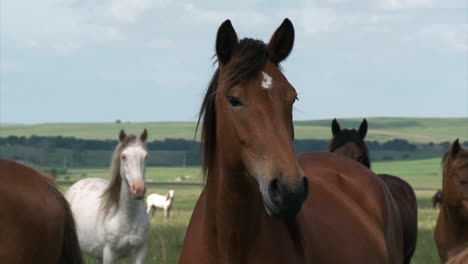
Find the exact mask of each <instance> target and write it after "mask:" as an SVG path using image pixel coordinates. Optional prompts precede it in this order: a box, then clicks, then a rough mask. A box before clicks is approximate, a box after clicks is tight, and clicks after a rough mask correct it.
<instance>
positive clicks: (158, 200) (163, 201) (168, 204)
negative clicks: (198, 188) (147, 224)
mask: <svg viewBox="0 0 468 264" xmlns="http://www.w3.org/2000/svg"><path fill="white" fill-rule="evenodd" d="M173 200H174V190H172V189H171V190H169V192H168V193H167V194H166V196H164V195H159V194H156V193H153V194H150V195H148V197H147V198H146V212H147V213H148V215H149V214H150V213H151V215H154V211H155V210H156V208H160V209H163V210H164V216H166V217H168V216H169V214H170V213H171V209H172V201H173Z"/></svg>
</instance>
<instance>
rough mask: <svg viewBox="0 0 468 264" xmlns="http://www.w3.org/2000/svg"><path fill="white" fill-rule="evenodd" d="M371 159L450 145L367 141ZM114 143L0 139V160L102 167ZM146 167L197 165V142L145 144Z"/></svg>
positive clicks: (322, 145)
mask: <svg viewBox="0 0 468 264" xmlns="http://www.w3.org/2000/svg"><path fill="white" fill-rule="evenodd" d="M366 143H367V146H368V147H369V151H370V153H371V158H372V159H373V160H400V159H410V158H415V159H416V158H430V157H437V156H440V155H441V154H442V153H443V152H444V151H445V150H447V148H448V147H449V146H450V142H448V141H447V142H442V143H432V142H429V143H424V144H415V143H410V142H408V141H407V140H405V139H393V140H389V141H386V142H378V141H367V142H366ZM117 144H118V141H117V140H95V139H80V138H75V137H63V136H54V137H43V136H31V137H17V136H8V137H0V157H1V158H7V159H13V160H18V161H22V162H26V163H32V164H34V165H39V166H45V167H47V166H59V167H67V166H70V167H104V166H108V164H109V161H110V155H111V153H112V151H113V150H114V148H115V147H116V146H117ZM327 147H328V141H327V140H317V139H302V140H295V141H294V148H295V150H296V152H297V153H302V152H316V151H327ZM147 148H148V150H149V151H150V159H149V160H148V165H149V166H198V165H200V163H201V150H200V142H198V141H194V140H185V139H172V138H168V139H165V140H154V141H151V142H147Z"/></svg>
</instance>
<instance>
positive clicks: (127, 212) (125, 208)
mask: <svg viewBox="0 0 468 264" xmlns="http://www.w3.org/2000/svg"><path fill="white" fill-rule="evenodd" d="M142 206H144V203H143V201H142V200H134V199H132V197H131V193H130V188H129V186H128V183H127V182H126V181H124V180H122V185H121V188H120V195H119V211H118V212H117V214H116V215H118V216H119V217H123V218H126V219H133V218H135V217H136V216H137V215H138V214H137V213H138V210H140V209H141V207H142Z"/></svg>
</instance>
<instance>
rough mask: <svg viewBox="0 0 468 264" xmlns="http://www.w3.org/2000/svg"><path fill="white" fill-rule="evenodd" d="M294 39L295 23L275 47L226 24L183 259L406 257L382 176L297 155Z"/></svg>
mask: <svg viewBox="0 0 468 264" xmlns="http://www.w3.org/2000/svg"><path fill="white" fill-rule="evenodd" d="M293 41H294V28H293V25H292V23H291V22H290V21H289V20H288V19H286V20H284V22H283V23H282V24H281V26H280V27H279V28H278V29H277V30H276V32H275V33H274V34H273V36H272V38H271V40H270V42H269V43H268V44H265V43H263V42H261V41H258V40H253V39H248V38H246V39H242V40H240V41H238V38H237V35H236V33H235V31H234V29H233V27H232V25H231V22H230V21H229V20H227V21H225V22H224V23H223V24H222V25H221V27H220V28H219V30H218V35H217V39H216V54H217V57H218V63H219V67H218V69H217V70H216V72H215V74H214V76H213V79H212V81H211V84H210V86H209V88H208V91H207V93H206V96H205V99H204V101H203V104H202V109H201V119H202V121H201V128H202V146H203V171H204V173H205V179H206V183H205V186H204V189H203V191H202V194H201V195H200V198H199V200H198V202H197V204H196V206H195V209H194V211H193V214H192V218H191V220H190V224H189V226H188V229H187V232H186V235H185V241H184V246H183V250H182V254H181V256H180V260H179V263H181V264H186V263H203V264H210V263H223V264H225V263H228V264H230V263H243V264H244V263H270V264H275V263H316V264H320V263H364V264H365V263H369V264H370V263H372V264H375V263H402V261H403V255H402V247H403V246H402V243H401V240H402V239H401V236H402V234H401V223H400V221H399V215H398V208H397V207H396V204H395V202H394V200H393V198H392V196H391V194H390V193H389V192H388V190H387V188H384V187H383V183H382V182H381V181H380V179H379V178H377V177H375V176H374V174H373V173H372V172H370V171H369V170H367V169H366V168H364V167H363V166H361V165H359V164H357V163H355V162H353V161H351V160H349V159H346V158H345V157H341V156H339V155H336V154H332V153H315V154H312V153H308V154H302V155H300V156H298V157H296V155H295V153H294V150H293V146H292V140H293V138H294V128H293V122H292V106H293V103H294V101H295V100H296V98H297V94H296V91H295V89H294V88H293V87H292V85H291V84H290V83H289V82H288V80H287V79H286V77H285V76H284V75H283V73H282V72H281V70H280V67H279V64H280V62H281V61H283V60H284V59H285V58H286V57H287V56H288V55H289V53H290V51H291V50H292V47H293ZM362 186H366V187H367V188H368V192H365V193H364V192H362V191H361V190H362Z"/></svg>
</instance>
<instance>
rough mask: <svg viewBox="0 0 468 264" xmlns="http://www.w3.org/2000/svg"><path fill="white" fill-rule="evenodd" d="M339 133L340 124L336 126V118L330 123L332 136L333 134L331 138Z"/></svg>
mask: <svg viewBox="0 0 468 264" xmlns="http://www.w3.org/2000/svg"><path fill="white" fill-rule="evenodd" d="M340 131H341V127H340V124H338V121H336V118H335V119H333V121H332V134H333V136H335V135H336V134H337V133H338V132H340Z"/></svg>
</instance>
